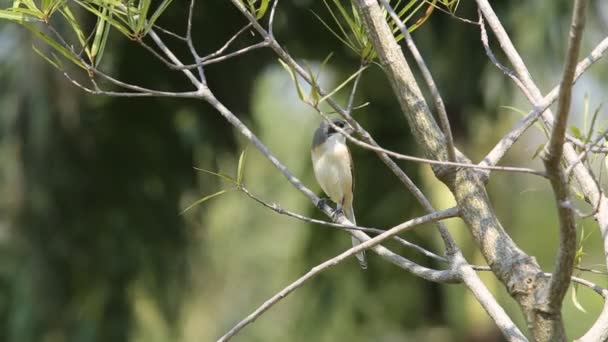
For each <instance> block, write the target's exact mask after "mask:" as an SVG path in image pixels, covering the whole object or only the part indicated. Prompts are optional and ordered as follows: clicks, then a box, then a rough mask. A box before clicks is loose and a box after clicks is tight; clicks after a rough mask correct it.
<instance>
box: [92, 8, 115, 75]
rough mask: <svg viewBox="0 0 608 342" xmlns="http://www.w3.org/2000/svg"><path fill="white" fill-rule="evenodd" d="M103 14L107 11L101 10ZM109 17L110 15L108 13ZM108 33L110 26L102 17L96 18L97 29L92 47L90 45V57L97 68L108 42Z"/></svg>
mask: <svg viewBox="0 0 608 342" xmlns="http://www.w3.org/2000/svg"><path fill="white" fill-rule="evenodd" d="M102 12H104V14H107V13H106V12H107V9H106V8H104V9H103V10H102ZM110 16H111V13H110ZM109 33H110V25H108V24H107V21H106V20H105V19H103V18H102V17H98V18H97V27H96V28H95V38H94V39H93V45H91V56H92V57H93V58H94V65H95V66H98V65H99V63H100V62H101V58H102V57H103V52H104V51H105V47H106V43H107V41H108V34H109Z"/></svg>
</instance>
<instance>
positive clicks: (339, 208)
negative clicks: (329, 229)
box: [331, 206, 344, 221]
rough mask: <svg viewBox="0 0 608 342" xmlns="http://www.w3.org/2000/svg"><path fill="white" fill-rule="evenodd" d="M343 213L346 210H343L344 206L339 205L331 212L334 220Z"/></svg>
mask: <svg viewBox="0 0 608 342" xmlns="http://www.w3.org/2000/svg"><path fill="white" fill-rule="evenodd" d="M341 215H344V211H342V207H340V206H338V207H337V208H336V210H334V212H333V213H332V214H331V219H332V220H333V221H336V220H337V219H338V217H340V216H341Z"/></svg>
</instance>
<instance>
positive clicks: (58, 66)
mask: <svg viewBox="0 0 608 342" xmlns="http://www.w3.org/2000/svg"><path fill="white" fill-rule="evenodd" d="M32 49H33V50H34V52H36V53H37V54H38V55H39V56H40V57H42V58H43V59H44V60H45V61H47V62H48V63H49V64H50V65H52V66H54V67H55V68H56V69H57V70H63V68H62V65H61V63H60V61H59V60H56V61H54V60H52V59H51V58H50V57H48V56H47V55H45V54H44V53H43V52H42V51H40V50H39V49H38V48H37V47H36V46H35V45H32ZM54 57H55V58H57V56H54Z"/></svg>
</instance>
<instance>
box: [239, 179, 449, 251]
mask: <svg viewBox="0 0 608 342" xmlns="http://www.w3.org/2000/svg"><path fill="white" fill-rule="evenodd" d="M238 190H240V191H242V192H243V193H244V194H245V195H247V196H248V197H249V198H251V199H253V200H254V201H256V202H258V203H259V204H261V205H263V206H264V207H266V208H268V209H270V210H273V211H274V212H276V213H278V214H281V215H286V216H289V217H293V218H295V219H298V220H300V221H304V222H307V223H313V224H318V225H321V226H326V227H330V228H337V229H341V230H347V231H348V230H359V231H362V232H367V233H372V234H382V233H384V232H386V230H384V229H377V228H369V227H360V226H352V225H346V224H340V223H334V222H329V221H324V220H317V219H314V218H312V217H307V216H303V215H300V214H297V213H294V212H292V211H289V210H287V209H283V208H282V207H281V206H280V205H278V204H276V203H269V202H267V201H264V200H263V199H261V198H259V197H258V196H256V195H254V194H252V193H251V192H250V191H249V190H248V189H247V188H245V187H243V186H241V187H238ZM446 210H452V211H453V216H452V217H456V216H458V208H457V207H453V208H450V209H446ZM393 239H394V240H395V241H397V242H399V243H400V244H401V245H403V246H405V247H407V248H411V249H414V250H416V251H418V252H420V253H422V254H423V255H425V256H427V257H429V258H431V259H435V260H437V261H443V262H447V259H446V258H444V257H442V256H439V255H437V254H435V253H433V252H431V251H428V250H426V249H424V248H423V247H420V246H418V245H416V244H415V243H412V242H409V241H407V240H405V239H403V238H401V237H399V236H394V237H393Z"/></svg>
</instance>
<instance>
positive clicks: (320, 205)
mask: <svg viewBox="0 0 608 342" xmlns="http://www.w3.org/2000/svg"><path fill="white" fill-rule="evenodd" d="M325 206H329V207H331V206H330V205H329V198H319V201H317V208H319V209H321V210H323V209H324V208H325Z"/></svg>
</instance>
